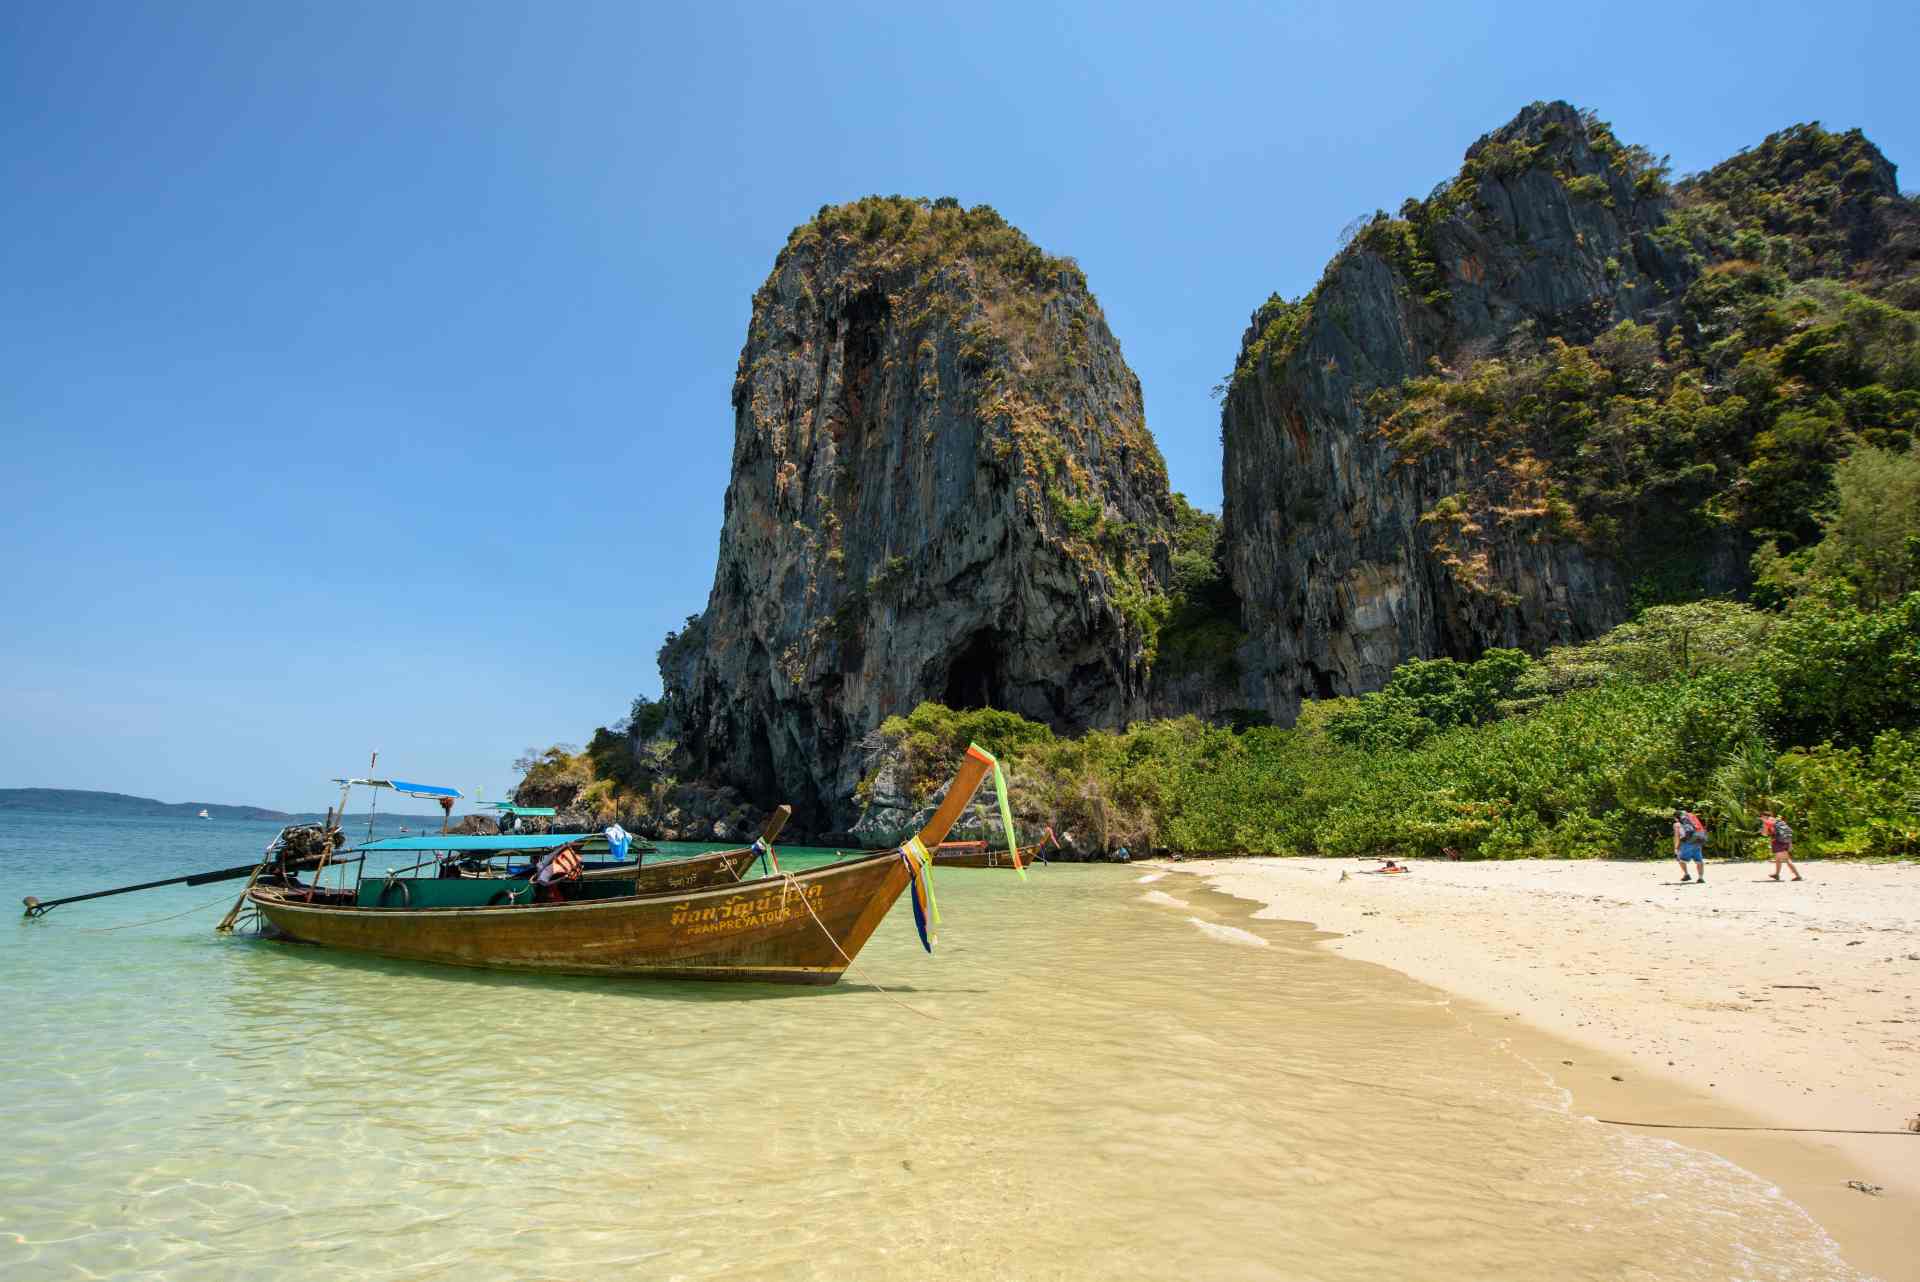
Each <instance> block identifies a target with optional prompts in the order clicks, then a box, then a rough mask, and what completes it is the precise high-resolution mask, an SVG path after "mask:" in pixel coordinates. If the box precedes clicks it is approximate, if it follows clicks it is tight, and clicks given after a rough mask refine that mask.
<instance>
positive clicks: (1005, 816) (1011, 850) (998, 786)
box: [993, 757, 1027, 881]
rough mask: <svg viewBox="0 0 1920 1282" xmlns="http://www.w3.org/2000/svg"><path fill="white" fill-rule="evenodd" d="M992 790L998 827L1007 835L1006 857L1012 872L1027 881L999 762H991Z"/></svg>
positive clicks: (995, 760)
mask: <svg viewBox="0 0 1920 1282" xmlns="http://www.w3.org/2000/svg"><path fill="white" fill-rule="evenodd" d="M993 790H994V792H995V793H996V794H997V795H998V796H999V798H1000V825H1001V827H1003V828H1004V829H1006V833H1007V857H1008V858H1009V859H1011V860H1013V870H1014V871H1015V872H1017V873H1019V874H1020V880H1021V881H1025V880H1026V879H1027V870H1026V869H1024V868H1022V867H1021V866H1020V845H1019V842H1018V840H1017V839H1016V838H1015V836H1014V832H1013V807H1012V806H1009V805H1008V804H1007V776H1006V775H1004V774H1002V773H1001V771H1000V760H999V758H997V757H996V758H995V759H994V762H993Z"/></svg>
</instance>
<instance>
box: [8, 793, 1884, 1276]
mask: <svg viewBox="0 0 1920 1282" xmlns="http://www.w3.org/2000/svg"><path fill="white" fill-rule="evenodd" d="M274 831H275V826H274V825H272V824H251V823H237V822H217V821H207V822H201V821H193V820H172V819H168V820H102V819H74V818H70V817H64V816H44V815H34V814H26V813H19V812H10V813H5V814H0V889H3V890H4V891H5V892H6V893H7V894H8V895H10V896H11V897H12V898H11V901H10V902H15V903H17V902H18V899H19V897H20V896H21V895H24V894H35V895H38V896H40V897H41V898H43V899H46V898H53V897H55V896H58V895H61V894H67V893H74V892H77V891H80V890H86V889H94V888H100V887H104V886H109V885H116V884H121V883H125V882H132V881H141V880H149V879H152V878H156V877H162V876H167V875H171V874H175V873H180V872H187V871H193V870H197V869H202V868H213V867H222V866H226V865H231V864H239V863H242V862H245V861H247V860H248V859H250V858H252V857H253V856H254V855H255V854H256V853H257V852H258V851H259V849H260V847H261V846H262V845H263V844H264V843H265V842H266V840H267V839H268V838H269V837H271V836H272V835H273V832H274ZM685 849H691V848H685ZM787 857H788V858H792V859H796V860H797V859H799V858H800V857H802V852H797V851H795V852H789V853H788V855H787ZM821 857H824V855H822V856H821ZM1141 876H1142V874H1141V871H1140V870H1139V869H1137V868H1127V867H1109V866H1067V865H1058V866H1052V867H1043V868H1039V869H1036V870H1035V871H1034V873H1033V874H1032V876H1031V878H1030V879H1029V880H1028V881H1027V882H1026V883H1024V884H1022V883H1021V882H1020V881H1018V880H1017V879H1016V878H1014V877H1013V876H1011V875H1010V874H1008V873H1005V872H998V871H966V870H951V871H948V870H943V871H941V872H940V873H939V874H938V880H937V887H938V893H939V900H940V906H941V909H942V912H943V914H944V916H945V919H946V920H945V925H944V927H943V929H942V930H941V934H940V941H939V947H938V950H937V952H936V954H935V955H934V956H932V957H929V956H927V955H925V954H924V953H923V952H922V951H921V949H920V946H919V942H918V940H917V938H916V937H915V934H914V930H913V924H912V920H911V914H910V913H909V911H908V910H907V908H906V906H905V905H904V904H903V905H899V906H897V907H896V909H895V911H894V913H893V914H892V915H891V916H890V917H889V918H888V919H887V920H886V921H885V922H884V923H882V925H881V928H880V930H879V932H878V933H877V935H876V936H875V938H874V940H873V941H872V943H871V944H869V945H868V947H867V949H866V950H865V951H864V952H863V953H862V954H861V956H860V958H859V962H860V965H861V971H860V973H857V974H854V975H850V976H849V977H848V978H847V979H845V980H843V981H842V983H840V984H839V985H838V986H836V987H834V988H828V989H788V988H780V987H774V986H758V985H755V986H729V985H701V984H659V983H630V982H629V983H623V982H618V981H610V980H600V979H540V978H528V977H522V976H513V975H506V974H491V973H486V972H474V971H463V970H453V969H442V968H434V967H429V966H417V965H409V964H400V963H390V962H382V961H375V960H368V959H361V958H355V957H351V956H346V955H341V954H330V953H326V952H323V951H321V950H318V949H313V948H307V947H302V946H296V945H288V944H281V943H273V942H269V941H263V940H257V939H247V938H220V937H216V936H215V935H214V934H213V933H212V928H213V926H214V924H215V922H216V921H217V920H218V919H219V917H220V915H221V913H222V912H223V911H224V909H225V907H226V905H227V904H228V903H229V902H231V898H232V896H233V894H234V893H235V892H236V890H237V888H238V887H237V884H229V885H225V886H206V887H198V888H192V889H185V888H180V889H170V890H163V891H153V892H147V893H142V894H138V895H129V896H124V897H121V898H116V899H107V900H101V901H97V902H94V903H89V904H80V905H73V906H70V907H66V908H61V909H57V910H55V912H54V913H52V914H51V915H49V916H48V917H47V918H45V919H44V920H41V921H37V922H21V923H17V924H13V925H9V926H8V927H7V928H6V929H5V930H4V931H0V941H4V942H0V966H3V967H4V974H5V980H6V982H5V983H4V985H0V1029H4V1030H5V1032H4V1037H3V1038H0V1074H3V1075H4V1079H5V1081H6V1082H7V1083H8V1089H7V1090H6V1092H5V1093H4V1095H0V1277H3V1278H5V1279H7V1280H8V1282H29V1280H38V1279H55V1278H58V1279H69V1278H73V1279H79V1278H165V1279H213V1278H247V1279H257V1278H289V1279H291V1278H299V1279H312V1278H321V1277H324V1278H330V1279H360V1278H365V1279H425V1278H457V1279H460V1280H461V1282H480V1280H482V1279H494V1278H506V1279H517V1278H529V1279H533V1278H555V1279H561V1278H565V1279H577V1278H606V1277H631V1278H650V1279H651V1278H669V1279H671V1278H686V1279H706V1278H723V1277H724V1278H728V1279H758V1278H767V1279H772V1278H782V1279H784V1278H818V1279H894V1278H899V1279H915V1280H916V1282H920V1280H924V1279H943V1280H944V1279H975V1278H1018V1279H1090V1278H1101V1279H1107V1278H1113V1279H1133V1278H1138V1279H1168V1278H1182V1279H1354V1280H1363V1279H1388V1278H1406V1277H1457V1278H1480V1279H1495V1280H1499V1279H1514V1280H1516V1282H1518V1280H1520V1279H1526V1280H1528V1282H1531V1280H1533V1279H1541V1278H1567V1279H1608V1280H1613V1279H1656V1278H1658V1279H1709V1278H1713V1279H1719V1278H1739V1279H1782V1280H1786V1279H1792V1280H1795V1282H1800V1280H1804V1279H1819V1278H1835V1279H1844V1278H1853V1277H1856V1276H1857V1275H1856V1274H1854V1273H1853V1272H1852V1271H1851V1270H1849V1269H1848V1268H1847V1267H1845V1266H1844V1265H1843V1264H1841V1263H1840V1261H1839V1259H1838V1256H1837V1254H1836V1252H1835V1250H1834V1247H1833V1245H1832V1243H1831V1242H1830V1241H1829V1240H1828V1239H1827V1238H1826V1236H1825V1235H1824V1234H1823V1233H1822V1232H1821V1231H1820V1230H1819V1228H1818V1227H1817V1226H1816V1225H1815V1224H1813V1223H1812V1222H1811V1221H1810V1220H1809V1219H1808V1218H1807V1217H1806V1216H1805V1215H1804V1214H1802V1213H1801V1212H1800V1211H1799V1210H1798V1209H1797V1208H1796V1207H1794V1206H1793V1205H1792V1204H1790V1203H1788V1202H1786V1201H1785V1200H1784V1199H1783V1198H1782V1197H1781V1196H1780V1195H1779V1194H1778V1192H1777V1191H1776V1190H1774V1189H1772V1188H1771V1187H1770V1186H1769V1185H1768V1184H1767V1183H1766V1182H1765V1181H1763V1180H1761V1179H1759V1178H1757V1177H1755V1176H1752V1175H1749V1174H1747V1173H1746V1172H1744V1171H1741V1170H1739V1169H1738V1168H1736V1167H1733V1166H1731V1165H1730V1164H1728V1163H1726V1162H1723V1161H1721V1160H1720V1159H1718V1158H1714V1157H1711V1156H1708V1155H1706V1154H1704V1153H1700V1152H1696V1151H1694V1150H1690V1149H1686V1148H1683V1147H1680V1146H1678V1145H1675V1144H1671V1143H1668V1142H1666V1141H1663V1140H1655V1139H1648V1138H1645V1137H1643V1136H1638V1135H1631V1134H1626V1133H1623V1132H1621V1131H1619V1130H1617V1129H1612V1128H1607V1127H1602V1126H1600V1125H1598V1124H1596V1123H1594V1122H1592V1121H1590V1120H1587V1119H1585V1118H1583V1117H1581V1116H1579V1115H1577V1114H1576V1113H1573V1112H1571V1111H1569V1107H1568V1101H1567V1099H1566V1097H1565V1096H1564V1094H1563V1093H1562V1092H1561V1091H1559V1090H1558V1089H1557V1088H1556V1087H1555V1086H1554V1085H1553V1084H1552V1083H1551V1082H1550V1081H1549V1080H1547V1079H1546V1078H1545V1077H1544V1076H1543V1075H1542V1074H1541V1073H1539V1072H1538V1071H1537V1070H1535V1069H1533V1068H1532V1067H1531V1066H1529V1065H1527V1064H1525V1063H1522V1062H1520V1061H1519V1060H1517V1059H1516V1058H1515V1057H1514V1056H1513V1055H1512V1054H1511V1053H1509V1051H1507V1050H1506V1049H1505V1048H1504V1047H1503V1044H1502V1043H1501V1042H1500V1041H1499V1040H1498V1039H1497V1038H1494V1037H1492V1036H1489V1035H1488V1034H1487V1033H1486V1032H1485V1031H1484V1030H1480V1029H1477V1028H1476V1027H1475V1026H1474V1021H1473V1020H1471V1019H1469V1018H1465V1017H1463V1016H1462V1014H1461V1013H1460V1011H1458V1010H1457V1009H1456V1008H1454V1007H1453V1006H1451V1005H1449V1004H1448V1003H1447V1002H1445V1001H1444V1000H1443V999H1441V997H1440V996H1439V994H1437V993H1435V992H1433V991H1432V990H1430V989H1426V988H1424V987H1421V986H1419V985H1417V984H1414V983H1413V982H1411V981H1408V980H1403V979H1400V978H1399V977H1397V976H1394V975H1392V974H1391V973H1389V972H1386V971H1383V970H1380V969H1378V968H1375V967H1370V966H1365V965H1362V964H1360V963H1356V962H1353V961H1350V960H1348V959H1345V958H1341V957H1336V956H1333V955H1331V954H1328V953H1326V952H1324V951H1322V950H1319V949H1316V948H1315V947H1313V945H1312V942H1311V941H1312V939H1313V936H1312V934H1311V933H1310V932H1309V931H1307V930H1306V929H1305V928H1302V927H1298V926H1293V925H1288V924H1285V923H1274V922H1255V921H1252V920H1251V919H1250V918H1249V916H1248V913H1249V910H1250V906H1248V905H1245V904H1240V903H1238V902H1236V901H1232V900H1228V899H1225V898H1223V897H1219V896H1215V895H1212V894H1210V893H1208V892H1205V891H1201V890H1199V889H1197V888H1196V883H1193V882H1191V881H1189V880H1188V879H1185V878H1175V877H1169V878H1165V879H1161V880H1158V881H1154V882H1151V883H1143V882H1142V881H1141V880H1140V878H1141ZM176 914H177V915H176Z"/></svg>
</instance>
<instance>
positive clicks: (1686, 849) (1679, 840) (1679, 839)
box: [1673, 806, 1707, 886]
mask: <svg viewBox="0 0 1920 1282" xmlns="http://www.w3.org/2000/svg"><path fill="white" fill-rule="evenodd" d="M1706 841H1707V826H1706V825H1705V824H1703V823H1701V822H1700V816H1699V815H1696V814H1694V813H1693V811H1691V810H1688V809H1686V808H1685V807H1682V806H1676V807H1675V808H1674V811H1673V858H1674V860H1675V862H1677V863H1678V864H1679V865H1680V880H1681V882H1683V883H1690V882H1692V881H1693V878H1691V877H1688V876H1687V864H1688V862H1689V861H1691V862H1692V864H1693V870H1694V873H1695V874H1696V875H1697V876H1698V878H1699V881H1700V884H1701V885H1703V886H1704V885H1706V884H1707V852H1706Z"/></svg>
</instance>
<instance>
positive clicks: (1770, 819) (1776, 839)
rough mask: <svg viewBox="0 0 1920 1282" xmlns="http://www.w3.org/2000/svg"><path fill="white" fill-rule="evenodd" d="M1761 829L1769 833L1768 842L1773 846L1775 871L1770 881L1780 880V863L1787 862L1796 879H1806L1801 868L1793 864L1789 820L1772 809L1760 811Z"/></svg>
mask: <svg viewBox="0 0 1920 1282" xmlns="http://www.w3.org/2000/svg"><path fill="white" fill-rule="evenodd" d="M1760 831H1761V832H1763V833H1765V834H1766V835H1767V844H1769V845H1770V846H1772V847H1773V872H1772V873H1771V874H1770V875H1769V877H1768V880H1769V881H1779V880H1780V865H1781V864H1785V865H1786V866H1787V871H1788V872H1790V873H1792V874H1793V879H1794V880H1795V881H1805V880H1806V878H1805V877H1802V876H1801V875H1800V870H1799V869H1798V868H1796V867H1794V865H1793V829H1792V827H1791V826H1789V825H1788V823H1787V821H1786V820H1784V819H1782V818H1781V817H1780V816H1778V815H1776V814H1774V813H1773V812H1772V811H1771V810H1762V811H1761V812H1760Z"/></svg>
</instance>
